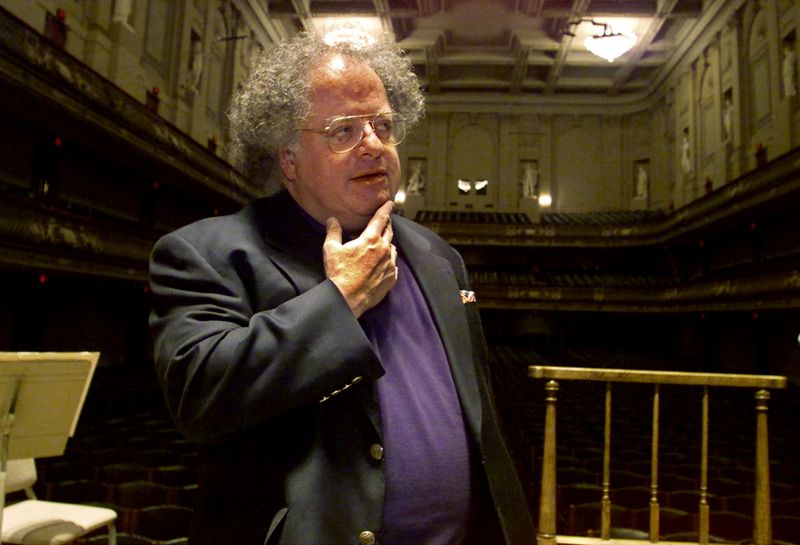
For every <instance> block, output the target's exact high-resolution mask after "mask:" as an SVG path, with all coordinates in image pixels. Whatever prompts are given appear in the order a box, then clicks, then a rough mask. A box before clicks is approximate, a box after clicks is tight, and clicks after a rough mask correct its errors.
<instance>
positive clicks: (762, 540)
mask: <svg viewBox="0 0 800 545" xmlns="http://www.w3.org/2000/svg"><path fill="white" fill-rule="evenodd" d="M768 401H769V392H768V391H767V390H759V391H757V392H756V494H755V496H756V497H755V504H754V506H753V543H754V545H772V514H771V505H770V493H769V430H768V427H767V403H768Z"/></svg>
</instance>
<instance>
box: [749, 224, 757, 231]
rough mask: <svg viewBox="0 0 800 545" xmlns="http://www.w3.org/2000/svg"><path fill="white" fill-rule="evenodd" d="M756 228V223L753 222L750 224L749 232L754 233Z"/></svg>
mask: <svg viewBox="0 0 800 545" xmlns="http://www.w3.org/2000/svg"><path fill="white" fill-rule="evenodd" d="M756 227H757V225H756V222H753V223H751V224H750V230H751V231H755V230H756Z"/></svg>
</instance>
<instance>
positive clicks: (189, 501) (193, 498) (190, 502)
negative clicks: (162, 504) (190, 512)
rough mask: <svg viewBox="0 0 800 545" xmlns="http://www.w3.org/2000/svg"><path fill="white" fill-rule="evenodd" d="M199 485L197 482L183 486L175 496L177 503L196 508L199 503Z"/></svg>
mask: <svg viewBox="0 0 800 545" xmlns="http://www.w3.org/2000/svg"><path fill="white" fill-rule="evenodd" d="M197 494H198V485H197V483H193V484H188V485H186V486H182V487H181V488H180V489H179V490H178V493H177V494H176V496H175V504H176V505H182V506H184V507H190V508H192V509H193V508H194V506H195V504H196V503H197Z"/></svg>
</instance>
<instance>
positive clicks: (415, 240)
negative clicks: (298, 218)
mask: <svg viewBox="0 0 800 545" xmlns="http://www.w3.org/2000/svg"><path fill="white" fill-rule="evenodd" d="M392 227H393V229H394V235H395V243H396V244H397V246H398V247H399V248H400V249H401V250H402V252H403V253H405V254H406V256H408V263H409V266H410V267H411V270H412V271H413V273H414V276H415V277H416V279H417V283H418V284H419V286H420V289H422V293H423V294H424V295H425V299H426V301H427V302H428V307H429V308H430V310H431V315H432V316H433V320H434V322H435V323H436V327H437V329H438V330H439V336H440V338H441V339H442V344H443V345H444V350H445V352H446V354H447V360H448V362H449V363H450V371H451V373H452V375H453V382H454V383H455V386H456V391H457V392H458V397H459V399H460V401H461V408H462V410H463V411H464V415H465V417H466V418H467V421H468V423H469V427H470V431H471V432H472V434H473V437H474V438H475V439H478V438H479V437H480V429H481V400H480V392H479V389H478V382H477V380H478V379H477V377H476V376H475V365H474V355H473V354H472V343H471V337H470V330H469V324H468V323H467V318H466V313H465V312H464V304H463V303H462V302H461V295H460V292H459V290H460V288H459V285H458V283H457V282H456V279H455V276H454V274H453V272H454V271H453V270H452V267H451V266H450V263H449V262H448V261H447V260H446V259H444V258H441V257H439V256H436V255H433V254H431V253H430V252H431V247H430V243H429V242H428V241H427V240H425V239H424V238H423V237H421V236H419V235H418V234H417V233H415V232H414V231H413V230H412V229H410V228H408V227H407V226H405V225H404V224H403V223H402V222H400V221H395V222H393V223H392Z"/></svg>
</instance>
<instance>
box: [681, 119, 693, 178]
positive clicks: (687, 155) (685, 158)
mask: <svg viewBox="0 0 800 545" xmlns="http://www.w3.org/2000/svg"><path fill="white" fill-rule="evenodd" d="M681 172H683V175H684V176H689V175H690V174H691V173H692V145H691V144H690V143H689V129H683V138H682V140H681Z"/></svg>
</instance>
